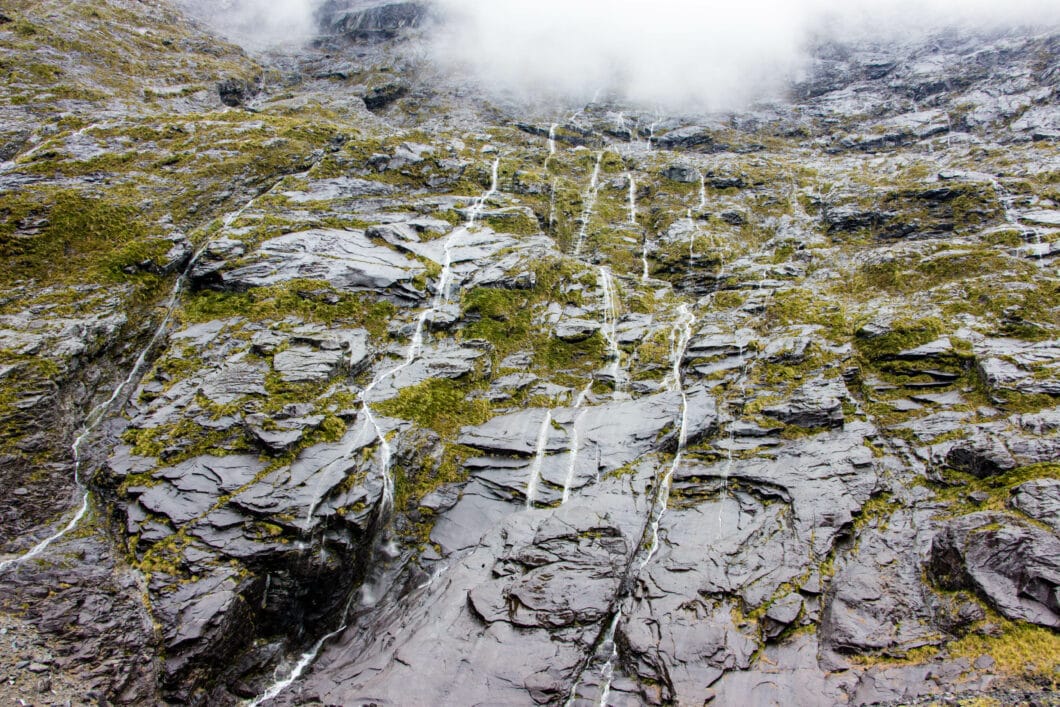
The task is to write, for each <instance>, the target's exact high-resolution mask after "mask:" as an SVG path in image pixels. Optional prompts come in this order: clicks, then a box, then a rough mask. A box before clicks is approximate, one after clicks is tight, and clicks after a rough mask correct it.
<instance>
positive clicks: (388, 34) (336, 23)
mask: <svg viewBox="0 0 1060 707" xmlns="http://www.w3.org/2000/svg"><path fill="white" fill-rule="evenodd" d="M316 15H317V19H318V21H319V23H320V26H321V28H322V29H323V30H324V32H325V33H336V34H339V35H341V36H343V37H345V38H347V39H350V40H354V41H369V42H382V41H386V40H388V39H393V38H394V37H396V36H398V35H399V34H400V33H401V31H402V30H405V29H408V28H411V27H416V26H417V25H419V24H420V23H421V22H422V21H423V19H424V18H425V17H426V15H427V5H426V4H425V3H422V2H387V1H386V0H382V1H379V0H327V1H326V2H324V3H323V4H322V5H320V6H319V7H318V8H317V10H316Z"/></svg>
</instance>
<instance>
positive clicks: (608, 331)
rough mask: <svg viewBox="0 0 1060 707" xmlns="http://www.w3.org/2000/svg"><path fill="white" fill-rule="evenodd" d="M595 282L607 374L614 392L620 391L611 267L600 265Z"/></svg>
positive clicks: (615, 313)
mask: <svg viewBox="0 0 1060 707" xmlns="http://www.w3.org/2000/svg"><path fill="white" fill-rule="evenodd" d="M597 282H598V283H599V285H600V293H601V296H602V298H603V310H604V312H603V314H604V316H603V319H604V321H603V327H602V328H601V333H602V334H603V337H604V341H606V342H607V357H608V359H609V360H610V363H609V364H608V366H607V374H608V375H609V376H611V379H612V380H613V381H614V385H615V394H616V395H617V394H618V393H620V392H622V387H623V383H622V380H621V379H620V375H619V371H620V368H621V365H620V364H621V361H622V350H621V349H619V347H618V308H617V306H616V305H615V282H614V278H613V276H612V275H611V269H610V268H608V267H607V266H606V265H601V266H600V268H599V270H598V272H597Z"/></svg>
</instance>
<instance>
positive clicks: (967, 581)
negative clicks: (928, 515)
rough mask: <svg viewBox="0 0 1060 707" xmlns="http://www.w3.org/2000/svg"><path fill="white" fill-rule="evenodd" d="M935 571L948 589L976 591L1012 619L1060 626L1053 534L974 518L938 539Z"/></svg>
mask: <svg viewBox="0 0 1060 707" xmlns="http://www.w3.org/2000/svg"><path fill="white" fill-rule="evenodd" d="M999 521H1000V523H1001V525H1000V527H997V524H998V523H999ZM992 524H993V525H992ZM930 569H931V574H932V576H933V578H934V579H935V580H936V581H937V582H939V584H940V585H942V586H943V587H944V588H949V589H972V590H974V591H977V592H979V593H980V594H982V595H984V596H985V597H986V598H987V599H988V600H989V601H990V603H991V604H992V605H993V606H994V607H995V608H996V609H997V610H998V611H1000V612H1001V613H1002V614H1004V615H1005V616H1007V617H1009V618H1012V619H1019V620H1022V621H1027V622H1030V623H1034V624H1038V625H1040V626H1047V627H1050V628H1057V627H1060V540H1058V539H1057V537H1056V536H1055V535H1053V534H1050V533H1048V532H1045V531H1042V530H1040V529H1038V528H1036V527H1033V526H1030V525H1027V524H1024V523H1014V522H1013V521H1012V520H1011V519H1009V518H1006V517H1004V516H998V515H994V514H989V513H977V514H972V515H970V516H967V517H965V518H962V519H960V521H958V522H955V523H952V524H950V525H949V526H948V527H947V528H946V529H945V530H943V531H942V532H941V533H940V534H939V535H938V536H937V537H936V538H935V540H934V541H933V543H932V547H931V564H930Z"/></svg>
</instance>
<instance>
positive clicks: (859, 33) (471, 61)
mask: <svg viewBox="0 0 1060 707" xmlns="http://www.w3.org/2000/svg"><path fill="white" fill-rule="evenodd" d="M436 4H437V6H438V7H439V8H440V9H441V13H442V15H443V17H444V19H445V23H444V26H443V29H442V30H441V31H440V32H439V34H438V36H437V39H436V41H435V44H434V57H435V60H436V61H438V62H440V63H443V64H446V65H449V66H450V67H451V68H453V69H454V70H460V71H464V72H467V73H469V74H471V75H473V76H475V77H476V78H477V79H478V80H479V81H480V82H482V84H483V85H484V86H485V87H486V88H487V89H494V90H497V91H501V92H509V93H515V94H517V95H521V96H522V97H524V98H527V97H541V98H561V99H563V98H565V99H568V100H585V99H588V98H591V97H592V96H594V95H612V96H618V97H622V98H624V99H626V100H630V101H633V102H635V103H640V104H643V105H646V106H666V107H670V108H707V109H726V108H733V107H737V106H740V105H745V104H746V103H748V102H749V101H752V100H755V99H758V98H763V97H768V96H771V95H773V94H776V93H778V92H779V91H780V90H781V89H782V88H783V87H784V86H785V85H787V83H788V82H789V81H790V79H791V78H792V77H795V76H797V75H799V73H800V71H803V70H804V69H805V67H806V65H807V62H808V59H809V51H808V46H809V45H810V43H811V42H812V41H813V40H814V39H821V38H837V39H843V38H849V39H854V38H858V39H888V38H902V37H909V36H910V35H911V34H915V33H922V32H924V31H926V30H929V29H933V28H941V27H944V26H956V27H963V28H966V29H967V28H987V27H1001V26H1006V25H1031V26H1034V27H1038V28H1048V27H1052V28H1054V29H1055V28H1056V27H1057V26H1058V25H1060V4H1058V3H1056V2H1055V0H1010V1H1008V2H1005V3H998V2H987V1H986V0H916V1H915V2H913V1H906V0H740V2H729V1H728V0H725V1H724V2H719V1H715V0H652V2H644V1H643V0H437V3H436Z"/></svg>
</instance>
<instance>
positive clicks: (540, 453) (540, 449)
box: [526, 410, 552, 509]
mask: <svg viewBox="0 0 1060 707" xmlns="http://www.w3.org/2000/svg"><path fill="white" fill-rule="evenodd" d="M551 427H552V411H551V410H548V411H546V412H545V417H544V418H543V419H542V420H541V427H539V428H538V430H537V441H536V443H535V447H534V461H533V463H532V464H531V465H530V478H529V479H527V482H526V507H527V508H528V509H529V508H533V507H534V503H535V502H536V501H537V487H538V484H540V482H541V466H542V465H543V464H544V461H545V447H546V445H547V444H548V431H549V428H551Z"/></svg>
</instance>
